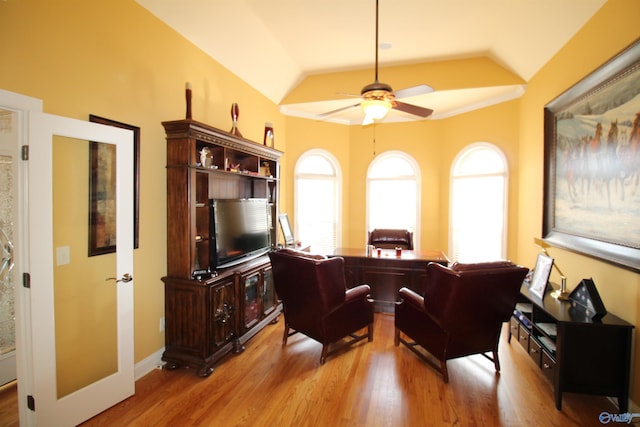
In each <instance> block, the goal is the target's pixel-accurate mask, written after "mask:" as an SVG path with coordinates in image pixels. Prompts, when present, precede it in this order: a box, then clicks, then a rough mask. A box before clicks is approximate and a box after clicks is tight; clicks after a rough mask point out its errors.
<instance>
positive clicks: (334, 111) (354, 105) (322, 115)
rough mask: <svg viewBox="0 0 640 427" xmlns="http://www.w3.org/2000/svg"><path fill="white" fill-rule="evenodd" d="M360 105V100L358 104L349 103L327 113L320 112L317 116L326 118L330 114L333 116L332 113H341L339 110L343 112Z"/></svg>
mask: <svg viewBox="0 0 640 427" xmlns="http://www.w3.org/2000/svg"><path fill="white" fill-rule="evenodd" d="M358 106H360V103H359V102H358V103H357V104H353V105H347V106H346V107H342V108H338V109H336V110H332V111H327V112H326V113H322V114H318V116H317V117H318V118H325V117H329V116H332V115H334V114H337V113H339V112H341V111H344V110H348V109H349V108H353V107H358Z"/></svg>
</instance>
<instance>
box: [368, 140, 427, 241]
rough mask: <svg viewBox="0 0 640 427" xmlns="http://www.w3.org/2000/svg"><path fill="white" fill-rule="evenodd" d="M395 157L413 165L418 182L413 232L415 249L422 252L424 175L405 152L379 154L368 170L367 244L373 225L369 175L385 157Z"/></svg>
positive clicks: (403, 179)
mask: <svg viewBox="0 0 640 427" xmlns="http://www.w3.org/2000/svg"><path fill="white" fill-rule="evenodd" d="M394 156H398V157H402V158H403V159H404V160H406V161H407V163H409V164H410V165H411V167H412V168H413V171H414V173H415V175H414V176H413V177H414V178H415V181H416V207H417V208H416V217H415V229H414V230H413V249H414V250H416V251H419V250H420V236H421V231H422V230H421V221H420V218H421V212H422V201H421V200H422V197H421V195H422V173H421V170H420V165H419V164H418V162H417V161H416V159H414V158H413V157H412V156H411V155H410V154H408V153H406V152H404V151H400V150H390V151H384V152H382V153H380V154H378V155H377V156H376V157H375V158H374V159H373V160H372V161H371V162H370V163H369V167H368V168H367V175H366V182H367V185H366V192H367V193H366V208H365V218H366V219H365V222H366V227H365V236H364V238H365V240H364V241H365V242H367V239H368V237H369V236H368V235H367V233H368V231H369V230H370V229H371V224H369V205H370V204H369V199H370V185H369V184H370V180H371V178H369V175H370V174H371V170H372V169H373V166H374V164H376V163H377V162H380V161H383V160H384V158H385V157H394ZM407 178H408V177H401V178H388V179H387V180H388V181H393V180H396V179H397V180H399V181H405V180H407Z"/></svg>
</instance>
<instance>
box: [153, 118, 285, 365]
mask: <svg viewBox="0 0 640 427" xmlns="http://www.w3.org/2000/svg"><path fill="white" fill-rule="evenodd" d="M162 125H163V126H164V128H165V131H166V135H167V275H166V276H165V277H163V278H162V281H163V282H164V288H165V352H164V354H163V355H162V360H164V361H165V362H166V365H165V368H166V369H177V368H179V367H181V366H190V367H193V368H195V369H196V373H197V374H198V375H199V376H201V377H206V376H208V375H210V374H211V372H213V367H214V365H215V364H216V362H217V361H219V360H220V359H221V358H223V357H225V356H226V355H228V354H230V353H241V352H242V351H243V350H244V345H245V344H246V342H247V341H248V340H249V339H250V338H251V337H253V336H254V335H255V334H257V333H258V332H259V331H260V330H261V329H262V328H264V327H265V326H266V325H269V324H272V323H275V322H277V321H278V319H279V317H280V313H281V312H282V304H281V303H280V301H278V299H277V297H276V293H275V288H274V284H273V275H272V272H271V265H270V262H269V257H268V255H267V254H265V255H261V256H259V257H257V258H254V259H250V260H246V261H243V262H241V263H238V264H236V265H234V266H232V267H228V268H225V269H216V266H215V265H214V264H215V263H214V262H213V261H212V259H213V258H214V257H212V254H213V251H214V250H215V248H212V244H213V242H214V241H215V239H212V236H211V230H212V227H211V224H210V221H211V206H210V203H209V200H210V199H243V198H260V199H267V209H269V211H270V218H271V222H270V223H269V230H270V241H271V244H272V245H273V244H274V243H275V242H276V241H277V234H276V232H277V227H276V225H277V222H276V221H277V213H278V187H279V176H278V174H279V171H280V167H279V161H280V156H281V155H282V152H281V151H278V150H275V149H273V148H271V147H267V146H264V145H263V144H258V143H255V142H252V141H249V140H247V139H244V138H242V137H238V136H236V135H232V134H230V133H229V132H225V131H222V130H220V129H216V128H214V127H212V126H209V125H206V124H203V123H199V122H196V121H194V120H190V119H188V120H176V121H170V122H163V123H162Z"/></svg>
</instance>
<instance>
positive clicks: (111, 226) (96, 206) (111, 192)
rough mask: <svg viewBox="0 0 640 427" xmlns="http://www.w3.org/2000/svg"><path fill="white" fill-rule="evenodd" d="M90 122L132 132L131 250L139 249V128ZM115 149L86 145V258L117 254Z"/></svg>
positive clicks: (105, 121) (102, 120)
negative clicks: (87, 153) (87, 176)
mask: <svg viewBox="0 0 640 427" xmlns="http://www.w3.org/2000/svg"><path fill="white" fill-rule="evenodd" d="M89 121H91V122H94V123H100V124H103V125H108V126H115V127H119V128H123V129H129V130H131V131H133V148H132V149H133V180H134V182H133V183H132V185H133V215H134V217H133V247H134V249H137V248H138V244H139V243H138V237H139V215H140V195H139V192H140V128H139V127H137V126H132V125H128V124H125V123H120V122H116V121H113V120H109V119H105V118H103V117H98V116H94V115H93V114H91V115H90V116H89ZM115 158H116V152H115V146H113V145H111V144H104V143H101V142H93V141H92V142H91V143H90V145H89V256H96V255H103V254H108V253H112V252H115V251H116V234H115V233H116V232H115V227H116V225H115V196H116V183H115Z"/></svg>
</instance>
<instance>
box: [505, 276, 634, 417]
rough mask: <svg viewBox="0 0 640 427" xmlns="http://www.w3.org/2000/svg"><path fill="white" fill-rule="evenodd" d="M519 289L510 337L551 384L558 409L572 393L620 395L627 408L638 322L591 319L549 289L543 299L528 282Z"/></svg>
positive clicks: (622, 406)
mask: <svg viewBox="0 0 640 427" xmlns="http://www.w3.org/2000/svg"><path fill="white" fill-rule="evenodd" d="M520 293H521V299H520V303H519V304H518V305H517V306H516V311H514V316H513V317H512V318H511V323H510V335H509V341H511V337H514V338H516V340H517V341H518V342H519V343H520V345H522V347H523V348H524V349H525V350H526V351H527V352H528V353H529V356H530V357H531V359H532V360H533V361H534V363H536V365H538V366H539V367H540V369H542V370H543V372H544V374H545V376H546V377H547V378H548V379H549V380H550V381H551V382H552V384H553V387H554V395H555V404H556V408H557V409H562V393H564V392H573V393H588V394H597V395H603V396H616V397H617V398H618V406H619V409H620V412H621V413H624V412H627V410H628V404H629V377H630V374H631V336H632V330H633V325H631V324H630V323H628V322H625V321H624V320H622V319H620V318H619V317H617V316H615V315H613V314H611V313H609V314H607V315H606V316H604V317H603V318H602V319H600V320H592V319H590V318H588V317H587V316H585V315H584V314H583V313H581V312H579V311H576V310H575V309H573V308H572V307H571V304H570V303H569V302H568V301H561V300H557V299H555V298H553V297H552V296H551V293H550V292H547V293H546V294H545V296H544V298H543V299H540V298H538V297H536V296H535V295H533V294H531V293H530V292H529V289H528V288H527V286H525V285H523V286H522V288H521V290H520ZM527 306H528V307H529V309H530V311H526V310H525V308H526V307H527Z"/></svg>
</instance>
